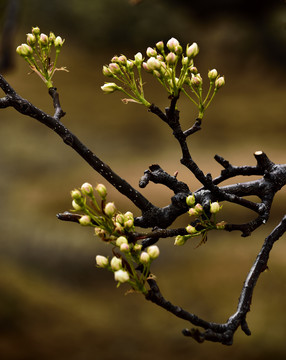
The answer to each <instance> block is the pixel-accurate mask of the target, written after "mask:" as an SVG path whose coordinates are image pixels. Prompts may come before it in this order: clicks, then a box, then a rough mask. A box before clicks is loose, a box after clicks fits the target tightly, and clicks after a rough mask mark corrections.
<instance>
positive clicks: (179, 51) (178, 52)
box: [174, 45, 183, 55]
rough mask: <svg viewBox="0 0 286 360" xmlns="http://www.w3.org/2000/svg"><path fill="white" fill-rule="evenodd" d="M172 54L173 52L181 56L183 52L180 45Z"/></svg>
mask: <svg viewBox="0 0 286 360" xmlns="http://www.w3.org/2000/svg"><path fill="white" fill-rule="evenodd" d="M174 52H175V54H176V55H181V54H182V52H183V48H182V46H181V45H178V46H176V47H175V51H174Z"/></svg>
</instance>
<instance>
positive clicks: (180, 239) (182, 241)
mask: <svg viewBox="0 0 286 360" xmlns="http://www.w3.org/2000/svg"><path fill="white" fill-rule="evenodd" d="M186 241H187V238H186V237H185V236H182V235H178V236H176V239H175V243H174V245H177V246H182V245H184V244H185V242H186Z"/></svg>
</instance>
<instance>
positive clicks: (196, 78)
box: [191, 74, 203, 87]
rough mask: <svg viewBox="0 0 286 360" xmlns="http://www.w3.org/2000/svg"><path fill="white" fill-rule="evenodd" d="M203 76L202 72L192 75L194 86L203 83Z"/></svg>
mask: <svg viewBox="0 0 286 360" xmlns="http://www.w3.org/2000/svg"><path fill="white" fill-rule="evenodd" d="M202 82H203V81H202V78H201V76H200V74H197V75H192V78H191V85H192V86H195V87H199V86H201V85H202Z"/></svg>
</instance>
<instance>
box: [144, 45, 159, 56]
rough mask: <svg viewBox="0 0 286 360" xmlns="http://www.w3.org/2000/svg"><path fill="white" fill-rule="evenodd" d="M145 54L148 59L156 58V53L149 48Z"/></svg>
mask: <svg viewBox="0 0 286 360" xmlns="http://www.w3.org/2000/svg"><path fill="white" fill-rule="evenodd" d="M146 54H147V56H149V57H155V56H157V51H156V50H155V49H153V48H151V47H150V46H149V47H148V49H147V50H146Z"/></svg>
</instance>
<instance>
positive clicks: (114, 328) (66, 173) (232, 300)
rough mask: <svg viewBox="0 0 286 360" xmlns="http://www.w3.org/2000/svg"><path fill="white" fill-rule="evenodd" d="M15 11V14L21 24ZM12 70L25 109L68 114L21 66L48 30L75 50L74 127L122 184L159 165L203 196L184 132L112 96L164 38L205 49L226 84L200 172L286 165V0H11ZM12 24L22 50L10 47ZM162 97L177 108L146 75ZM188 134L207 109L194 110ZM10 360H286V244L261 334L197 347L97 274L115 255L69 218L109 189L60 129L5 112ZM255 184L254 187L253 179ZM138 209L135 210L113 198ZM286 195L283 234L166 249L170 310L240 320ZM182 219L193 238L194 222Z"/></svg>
mask: <svg viewBox="0 0 286 360" xmlns="http://www.w3.org/2000/svg"><path fill="white" fill-rule="evenodd" d="M8 14H10V15H8ZM0 16H1V31H2V36H1V54H0V59H1V60H0V66H1V72H2V73H3V74H4V75H5V77H6V79H7V80H8V81H9V82H10V84H11V85H12V86H13V87H14V88H15V89H16V90H17V91H18V93H19V94H20V95H21V96H23V97H24V98H27V99H29V100H30V101H31V102H32V103H33V104H35V105H36V106H38V107H39V108H41V109H43V110H45V111H47V112H49V113H53V108H52V102H51V99H50V98H49V96H48V94H47V90H46V88H45V86H44V84H43V83H41V81H40V80H39V79H38V78H36V76H35V75H33V74H29V69H28V67H27V66H26V64H25V63H24V61H23V60H22V59H21V58H19V57H17V56H16V55H15V48H16V46H17V45H19V44H21V43H22V42H25V34H26V33H28V32H30V31H31V27H32V26H39V27H40V28H41V30H42V31H43V32H45V33H48V32H49V31H50V30H52V31H54V32H55V34H56V35H61V36H62V37H63V38H65V41H66V42H65V44H64V47H63V50H62V54H61V57H60V64H59V65H61V66H67V68H68V69H69V73H65V72H58V73H57V74H56V75H55V85H56V86H57V88H58V90H59V92H60V97H61V102H62V106H63V109H64V110H65V111H66V112H67V115H66V117H65V118H64V119H63V121H64V123H65V124H66V125H67V126H68V127H69V128H70V129H71V130H72V131H73V132H74V133H76V134H77V135H78V136H79V138H80V139H81V140H82V141H83V142H84V143H85V144H86V145H87V146H89V147H90V148H91V149H92V150H93V151H94V152H95V153H96V154H97V155H98V156H99V157H100V158H102V159H103V160H104V161H105V162H107V163H108V164H109V165H110V166H111V167H112V168H113V169H114V170H115V171H116V172H118V173H119V174H120V175H121V176H122V177H124V178H125V179H126V180H128V181H129V182H130V183H131V184H132V185H133V186H134V187H136V188H138V180H139V178H140V177H141V176H142V174H143V172H144V170H145V169H146V168H148V166H149V165H151V164H153V163H159V164H160V165H161V166H162V167H163V169H165V170H166V171H168V172H169V173H171V174H172V173H174V172H175V171H179V175H178V178H179V179H180V180H183V181H185V182H187V183H188V184H189V186H190V188H191V189H193V190H195V189H196V188H197V187H198V186H199V184H198V183H197V182H196V181H195V180H194V178H193V176H192V175H191V174H190V173H188V172H187V171H186V170H185V169H184V168H183V167H182V166H181V165H180V163H179V158H180V151H179V149H178V145H177V143H176V142H175V140H174V139H173V138H172V134H171V132H170V131H169V129H168V127H167V126H166V125H165V124H163V123H161V122H160V120H159V119H157V118H156V117H154V116H153V115H152V114H150V113H148V112H147V111H146V109H144V108H143V107H140V106H137V105H132V104H129V105H123V104H122V102H121V101H120V94H114V95H104V94H102V92H101V90H100V86H101V85H102V84H103V83H104V81H106V79H104V77H103V75H102V73H101V69H102V65H103V64H106V63H108V62H109V61H110V59H111V57H112V56H113V55H114V54H121V53H123V54H126V55H127V56H128V57H132V56H133V55H134V54H135V53H136V52H137V51H141V52H142V53H144V52H145V50H146V48H147V47H148V46H154V45H155V43H156V42H157V41H159V40H164V41H167V40H168V39H169V38H170V37H172V36H174V37H176V38H177V39H178V40H179V41H180V42H181V43H182V45H183V46H185V45H186V44H187V43H192V42H193V41H196V42H197V43H198V44H199V46H200V53H199V55H198V57H197V60H196V65H197V67H198V68H199V71H200V73H201V74H202V76H203V77H206V76H207V71H208V69H211V68H217V69H218V71H219V72H220V74H222V75H225V78H226V86H225V87H224V88H223V89H222V90H221V91H220V92H219V93H218V95H217V96H216V98H215V101H214V103H213V105H212V107H211V108H210V109H209V110H208V111H207V113H206V117H205V121H204V126H203V130H202V131H201V132H199V133H197V134H196V135H195V136H194V137H193V139H191V143H190V146H191V151H192V155H193V157H194V159H195V161H196V162H197V163H198V164H199V165H200V166H201V168H202V170H203V171H205V172H209V171H210V172H212V174H213V175H214V176H217V175H218V174H219V171H220V167H219V166H218V165H217V164H216V163H215V161H214V160H213V156H214V155H215V154H216V153H218V154H220V155H222V156H224V157H225V158H226V159H228V160H230V161H231V162H232V163H233V164H235V165H245V164H248V165H254V164H255V159H254V157H253V153H254V152H255V151H256V150H263V151H265V152H266V153H267V154H268V156H269V157H270V159H271V160H273V161H274V162H276V163H285V130H286V123H285V114H286V101H285V95H286V82H285V76H286V71H285V60H286V7H285V2H284V1H282V0H281V1H274V0H273V1H271V2H270V1H266V0H265V1H263V0H262V1H256V0H253V1H248V0H247V1H246V0H235V1H227V0H216V1H211V0H200V1H190V0H185V1H183V0H176V1H174V0H157V1H153V0H142V1H128V0H93V1H88V0H62V1H55V0H49V1H44V0H22V1H16V0H10V1H4V0H1V2H0ZM8 19H12V28H13V31H12V33H11V37H10V36H9V37H6V36H3V34H4V35H5V34H7V33H6V32H5V31H4V30H5V29H7V25H9V24H10V22H7V20H8ZM145 80H146V94H147V97H148V100H149V101H151V102H155V103H156V104H157V105H158V106H160V107H162V108H164V107H165V106H167V105H168V99H167V98H166V95H165V94H164V93H161V92H160V88H159V86H158V85H157V84H156V83H155V82H154V81H153V79H152V78H151V76H149V74H146V77H145ZM179 105H180V110H181V116H182V124H183V127H188V126H189V125H190V124H192V123H193V121H194V119H195V116H196V112H195V109H194V108H193V107H192V105H191V103H189V102H188V101H187V100H185V99H183V98H182V99H180V102H179ZM0 166H1V176H0V189H1V190H0V191H1V202H0V229H1V230H0V358H1V359H3V360H36V359H37V360H38V359H42V360H48V359H49V360H50V359H55V360H65V359H69V360H90V359H104V360H109V359H114V358H117V359H126V360H127V359H128V360H129V359H134V358H136V359H137V360H140V359H145V358H147V357H148V358H150V359H178V360H180V359H195V360H199V359H206V358H207V357H208V358H210V359H229V358H232V359H244V358H247V359H267V358H269V357H271V358H275V359H284V358H285V356H286V348H285V337H286V316H285V301H286V285H285V284H286V266H285V256H284V254H285V251H286V244H285V240H286V239H285V236H284V237H283V238H282V239H281V240H280V241H279V242H278V243H277V244H276V245H275V247H274V249H273V251H272V253H271V257H270V262H269V271H268V272H266V273H264V274H263V275H262V276H261V279H260V281H259V283H258V284H257V287H256V289H255V293H254V298H253V302H252V308H251V312H250V313H249V315H248V323H249V326H250V329H251V330H252V332H253V334H252V336H250V337H247V336H246V335H244V334H243V333H242V332H241V331H240V330H238V331H237V334H236V336H235V342H234V345H233V346H231V347H225V346H223V345H219V344H213V343H205V344H202V345H201V344H197V343H195V342H194V341H193V340H191V339H188V338H184V337H183V336H182V335H181V330H182V329H183V328H185V327H189V324H187V323H184V322H183V321H181V320H178V319H176V318H174V317H173V316H172V315H170V314H169V313H167V312H166V311H164V310H162V309H160V308H156V307H155V306H154V305H152V304H151V303H148V302H146V301H145V300H144V298H143V297H142V296H140V295H139V294H133V295H125V291H126V290H127V288H126V287H124V286H121V287H120V288H119V289H116V284H115V282H114V280H113V277H112V274H111V273H108V272H104V271H101V270H100V269H97V268H96V266H95V260H94V258H95V256H96V255H97V254H103V255H109V251H110V249H109V247H107V246H105V245H104V244H102V243H100V241H99V240H98V239H97V238H95V237H94V235H93V232H92V230H91V229H86V228H82V227H80V226H77V225H76V224H69V223H63V222H60V221H59V220H57V218H56V214H57V213H59V212H62V211H65V210H68V209H70V208H71V201H70V194H69V192H70V190H72V189H73V188H75V187H79V186H81V184H82V183H83V182H85V181H88V182H91V183H93V184H96V183H98V182H102V181H103V179H102V178H101V177H100V176H99V175H98V174H97V173H95V172H94V171H92V170H91V169H90V168H89V167H88V165H87V164H85V163H84V162H83V161H82V160H81V159H80V158H79V157H78V156H77V154H75V153H73V151H72V150H71V149H70V148H68V147H66V146H65V145H64V144H63V142H62V141H61V139H59V138H58V137H57V136H56V135H55V134H54V133H52V132H51V131H50V130H49V129H47V128H45V127H44V126H43V125H41V124H38V123H37V122H36V121H34V120H33V119H30V118H28V117H23V116H21V115H20V114H18V113H17V112H16V111H15V110H13V109H4V110H1V113H0ZM240 180H243V181H245V180H246V179H238V180H237V181H240ZM108 190H109V199H110V200H115V202H116V204H117V206H118V208H120V209H121V210H122V211H126V210H131V211H134V213H135V215H137V214H138V212H137V211H136V209H134V207H133V205H132V204H131V203H130V202H129V201H128V200H126V199H124V198H123V197H122V196H120V195H119V194H117V193H116V191H114V190H113V189H112V188H111V186H108ZM143 193H144V195H146V197H148V198H150V199H151V200H152V201H154V203H155V204H157V205H158V206H164V205H166V204H168V203H169V201H170V195H171V193H170V192H169V191H168V190H166V189H165V188H163V187H162V186H160V185H154V184H151V185H149V186H148V187H147V188H146V189H144V190H143ZM285 198H286V192H285V190H282V191H280V193H278V194H277V198H276V199H275V201H274V204H273V211H272V214H271V218H270V220H269V222H268V223H267V224H266V225H265V226H264V227H263V228H261V229H258V230H257V231H256V232H255V233H254V234H253V235H252V236H251V237H249V238H241V237H240V234H238V233H237V234H236V233H233V234H225V233H219V235H218V234H210V236H209V240H208V242H207V244H206V245H204V246H201V247H199V248H196V245H197V242H190V243H188V244H187V245H185V247H183V248H177V247H174V246H173V239H166V240H161V242H160V249H161V256H160V258H159V259H158V261H156V263H154V268H153V272H154V273H155V274H156V276H157V278H158V282H159V285H160V287H161V290H162V292H163V294H164V295H165V297H166V298H168V299H170V301H172V302H173V303H175V304H178V305H180V306H182V307H185V308H186V309H188V310H190V311H191V312H194V313H196V314H197V315H199V316H200V317H203V318H206V319H208V320H212V321H216V322H224V321H226V320H227V318H228V317H229V316H230V315H231V314H232V313H233V312H235V309H236V305H237V300H238V296H239V293H240V290H241V287H242V284H243V281H244V279H245V277H246V274H247V272H248V270H249V268H250V266H251V265H252V263H253V261H254V259H255V257H256V254H257V253H258V251H259V249H260V247H261V245H262V242H263V240H264V238H265V236H266V235H267V234H268V233H269V232H270V231H271V230H272V228H273V227H274V226H275V225H276V224H278V222H279V220H280V219H281V217H282V215H283V214H285ZM252 216H253V215H252V214H251V213H249V212H245V211H240V209H237V207H235V206H233V207H232V206H228V205H225V206H224V209H223V212H222V214H221V219H222V220H227V221H236V222H238V221H247V220H249V219H250V218H252ZM187 220H188V218H187V217H182V219H181V220H179V221H178V222H177V225H180V226H181V225H182V226H183V225H184V224H186V222H187Z"/></svg>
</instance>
